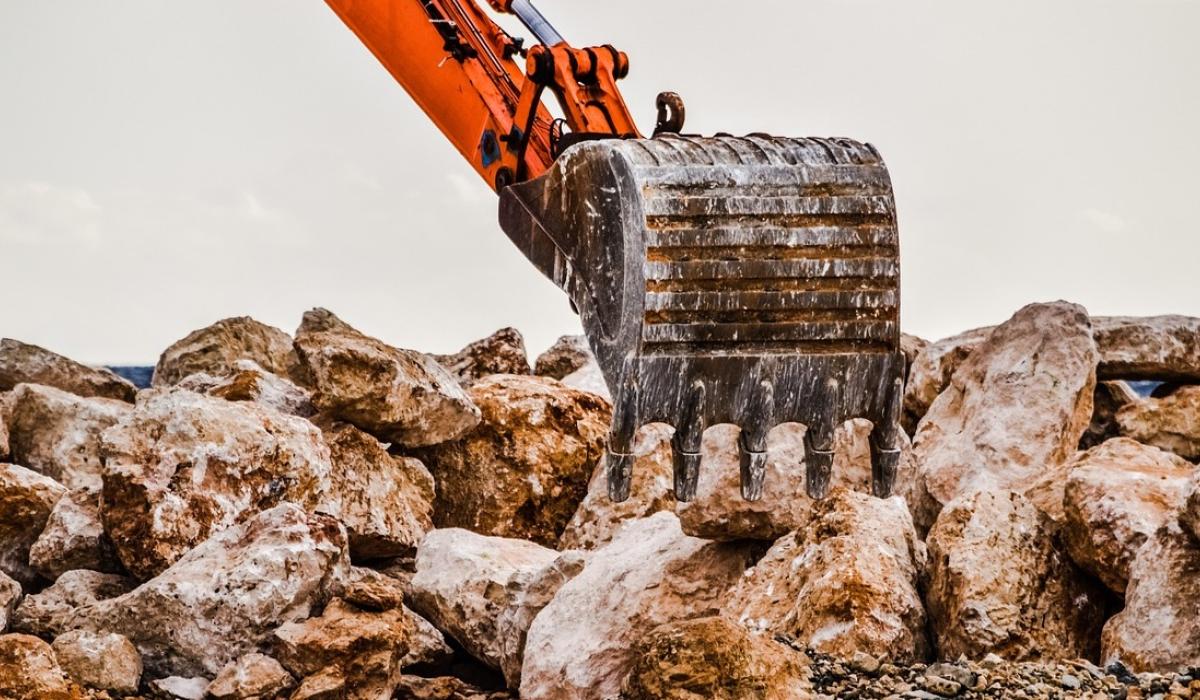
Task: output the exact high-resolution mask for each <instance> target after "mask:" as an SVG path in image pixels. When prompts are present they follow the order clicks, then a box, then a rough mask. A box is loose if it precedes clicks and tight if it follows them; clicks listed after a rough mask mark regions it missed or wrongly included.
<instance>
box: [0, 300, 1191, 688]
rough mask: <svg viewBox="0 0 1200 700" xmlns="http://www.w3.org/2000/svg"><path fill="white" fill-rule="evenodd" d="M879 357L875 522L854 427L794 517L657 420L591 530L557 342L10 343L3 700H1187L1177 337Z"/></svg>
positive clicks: (593, 501) (865, 430) (583, 424)
mask: <svg viewBox="0 0 1200 700" xmlns="http://www.w3.org/2000/svg"><path fill="white" fill-rule="evenodd" d="M904 348H905V352H906V355H908V356H909V358H910V372H909V383H908V387H907V391H906V396H905V402H904V425H905V428H906V430H907V432H908V433H909V435H911V437H912V445H911V449H909V448H906V450H905V452H904V455H903V459H902V460H901V465H900V478H899V483H898V485H897V493H896V495H894V496H893V497H892V498H888V499H880V498H876V497H875V496H873V495H871V494H870V458H869V455H870V449H869V443H868V439H869V435H870V432H871V428H872V426H871V425H870V423H867V422H865V421H853V422H851V423H848V424H846V425H845V426H842V427H841V428H840V429H839V431H838V434H837V439H836V441H835V448H836V458H835V471H834V476H833V486H834V488H833V490H832V492H831V494H830V496H829V497H828V498H826V499H824V500H822V501H819V502H814V501H812V500H811V499H809V498H807V496H805V495H803V494H804V476H805V465H804V459H805V455H804V447H803V444H804V440H803V438H804V430H805V429H804V426H799V425H784V426H779V427H778V428H776V429H775V430H774V431H773V432H772V434H771V436H770V440H769V462H768V465H767V476H766V483H765V497H764V498H763V500H762V501H759V502H756V503H748V502H745V501H743V500H742V499H741V496H740V493H739V489H738V450H737V444H738V431H737V429H736V428H734V427H732V426H714V427H713V428H711V429H710V430H709V431H708V432H707V434H706V435H705V436H704V441H703V447H702V451H703V455H704V464H703V468H702V470H701V479H700V484H699V490H698V494H697V497H696V499H695V500H694V501H693V502H690V503H677V502H676V501H675V499H674V496H673V495H672V489H671V485H672V471H671V470H672V467H671V450H670V441H671V438H672V429H671V428H670V427H669V426H663V425H653V426H647V427H646V428H645V429H643V430H642V432H641V433H640V434H639V436H638V439H637V441H636V444H635V448H634V452H635V455H636V464H635V471H634V479H633V487H632V494H631V498H630V499H629V500H628V501H627V502H625V503H620V504H617V503H612V502H610V501H609V500H608V499H607V497H606V491H607V485H606V483H605V468H604V463H603V454H604V446H605V439H606V435H607V431H608V425H609V421H610V419H611V415H612V407H611V405H610V403H609V400H608V399H607V398H606V389H605V387H604V386H603V380H602V378H601V377H600V376H599V374H598V369H597V367H596V364H595V360H594V359H593V358H592V357H591V356H590V353H589V352H588V350H587V347H586V343H584V342H583V341H582V340H581V339H580V338H576V337H566V338H563V339H561V340H560V341H559V342H558V343H556V344H555V346H554V347H553V348H551V350H550V351H548V352H547V353H546V354H544V355H543V356H542V357H540V358H538V359H537V361H536V362H534V363H532V364H531V363H530V360H529V358H528V356H527V355H526V352H525V346H524V342H523V340H522V338H521V336H520V334H519V333H518V332H516V331H515V330H513V329H504V330H502V331H499V332H497V333H496V334H494V335H493V336H491V337H489V338H486V339H484V340H481V341H478V342H476V343H472V344H471V345H469V346H468V347H466V348H464V349H463V350H462V351H461V352H459V353H456V354H453V355H444V356H431V355H427V354H424V353H421V352H418V351H415V350H410V349H403V348H398V347H393V346H392V345H389V344H387V343H385V342H383V341H382V340H379V339H377V338H374V337H371V336H370V335H367V334H366V333H363V332H362V331H359V330H358V329H355V328H353V327H352V326H350V325H349V324H347V323H346V322H344V321H342V320H341V319H339V318H338V317H337V316H335V315H334V314H332V313H330V312H328V311H325V310H322V309H317V310H314V311H311V312H309V313H307V314H305V316H304V318H303V319H302V322H301V324H300V327H299V329H298V330H297V332H296V333H295V335H294V336H292V335H289V334H287V333H286V332H284V331H281V330H279V329H276V328H272V327H270V326H267V325H265V324H262V323H260V322H258V321H255V320H253V319H249V318H238V319H228V320H225V321H220V322H218V323H216V324H214V325H213V326H210V327H208V328H204V329H200V330H197V331H195V332H193V333H191V334H189V335H188V336H187V337H186V338H183V339H182V340H180V341H179V342H177V343H175V344H174V345H172V346H171V347H170V348H168V349H167V350H166V351H165V352H164V353H163V355H162V358H161V359H160V361H159V363H158V366H157V368H156V372H155V376H154V381H153V388H150V389H146V390H143V391H140V392H138V391H136V390H135V389H134V388H133V387H132V386H130V385H128V384H127V383H126V382H123V380H120V379H119V378H116V377H115V376H113V375H111V374H110V373H107V372H105V371H102V370H97V369H93V368H90V367H86V366H84V365H81V364H79V363H77V362H74V361H72V360H69V359H67V358H64V357H62V356H59V355H56V354H54V353H52V352H49V351H47V350H44V349H42V348H38V347H36V346H32V345H27V344H24V343H19V342H17V341H11V340H4V341H2V342H0V698H6V699H7V698H14V699H17V700H24V699H26V698H30V699H34V698H36V699H38V700H45V699H49V700H59V699H61V700H85V699H87V698H93V699H95V700H101V699H103V700H117V699H120V698H129V699H133V698H138V699H151V698H168V699H171V700H180V699H191V698H196V699H199V698H213V699H215V700H270V699H272V698H294V699H296V700H326V699H331V698H348V699H353V700H360V699H361V700H386V699H388V698H399V699H413V700H503V699H505V698H516V697H521V698H526V699H527V700H541V699H546V700H558V699H559V698H562V699H570V700H574V699H577V698H578V699H580V700H608V699H610V698H623V699H624V700H659V699H662V700H667V699H671V700H691V699H695V698H719V699H723V700H742V699H745V700H750V699H752V698H754V699H765V700H791V699H793V698H797V699H798V698H826V697H830V698H832V697H847V698H850V697H854V698H890V697H898V698H901V697H902V698H927V699H935V698H951V697H964V698H965V697H981V698H982V697H994V698H1002V697H1024V698H1043V697H1044V698H1059V697H1062V698H1066V697H1120V698H1136V697H1143V698H1150V697H1160V698H1163V699H1164V700H1166V699H1167V698H1172V699H1175V698H1189V697H1197V698H1200V469H1198V468H1197V466H1196V464H1195V462H1196V461H1197V460H1200V320H1198V319H1189V318H1183V317H1160V318H1150V319H1133V318H1090V317H1089V316H1088V314H1087V312H1086V311H1085V310H1084V309H1083V308H1081V307H1079V306H1076V305H1073V304H1068V303H1063V302H1058V303H1051V304H1035V305H1032V306H1029V307H1026V308H1024V309H1021V310H1020V311H1018V312H1017V313H1016V314H1015V315H1014V316H1013V318H1012V319H1010V320H1009V321H1007V322H1006V323H1004V324H1001V325H999V326H996V327H994V328H986V329H980V330H976V331H970V332H968V333H965V334H962V335H959V336H956V337H954V338H949V339H946V340H942V341H938V342H933V343H927V342H925V341H922V340H921V339H919V338H913V337H910V336H906V337H905V343H904ZM1129 380H1154V381H1160V382H1164V383H1163V384H1162V385H1161V386H1160V387H1159V388H1158V389H1157V390H1155V392H1154V395H1153V396H1150V397H1146V398H1141V397H1139V396H1137V395H1136V394H1134V393H1133V392H1132V391H1131V390H1130V388H1129V386H1128V385H1127V384H1126V383H1125V382H1126V381H1129Z"/></svg>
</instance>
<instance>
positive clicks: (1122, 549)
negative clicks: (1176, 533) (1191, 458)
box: [1063, 438, 1196, 593]
mask: <svg viewBox="0 0 1200 700" xmlns="http://www.w3.org/2000/svg"><path fill="white" fill-rule="evenodd" d="M1195 473H1196V467H1195V466H1194V465H1192V464H1191V463H1189V462H1188V461H1186V460H1184V459H1182V458H1180V457H1176V456H1175V455H1173V454H1171V453H1169V452H1163V451H1162V450H1160V449H1158V448H1155V447H1148V446H1146V445H1142V444H1140V443H1137V442H1134V441H1133V440H1129V439H1127V438H1117V439H1115V440H1109V441H1108V442H1106V443H1104V444H1103V445H1101V446H1100V447H1096V448H1093V449H1091V450H1089V451H1087V452H1086V453H1084V454H1083V455H1081V456H1080V458H1078V459H1077V460H1075V468H1074V469H1072V470H1071V472H1070V474H1069V477H1068V480H1067V485H1066V491H1065V497H1064V502H1063V507H1064V509H1065V511H1066V526H1065V527H1064V529H1063V531H1064V534H1065V535H1066V542H1067V551H1068V552H1069V553H1070V555H1071V558H1072V559H1073V560H1074V561H1075V563H1076V564H1078V565H1079V566H1080V567H1081V568H1083V569H1084V570H1086V571H1088V572H1090V573H1091V574H1092V575H1094V576H1096V578H1098V579H1100V580H1101V581H1102V582H1103V583H1104V585H1106V586H1108V587H1109V588H1110V589H1112V590H1113V591H1115V592H1117V593H1124V592H1125V586H1126V584H1127V583H1128V581H1129V567H1130V565H1131V564H1132V563H1133V559H1134V556H1135V555H1136V554H1137V551H1138V550H1139V549H1141V547H1142V545H1143V544H1144V543H1145V541H1146V538H1148V537H1150V536H1151V535H1153V534H1154V533H1155V532H1156V531H1157V530H1158V529H1159V528H1160V527H1162V526H1163V525H1166V524H1167V523H1168V522H1170V521H1172V520H1174V519H1175V518H1176V517H1177V514H1178V513H1179V511H1180V509H1181V508H1182V507H1183V504H1184V502H1185V501H1186V499H1187V497H1188V492H1189V489H1190V488H1191V478H1192V476H1193V474H1195Z"/></svg>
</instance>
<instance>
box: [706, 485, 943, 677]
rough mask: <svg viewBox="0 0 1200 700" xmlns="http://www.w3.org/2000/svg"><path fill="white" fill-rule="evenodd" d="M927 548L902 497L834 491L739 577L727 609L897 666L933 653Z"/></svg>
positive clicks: (780, 631)
mask: <svg viewBox="0 0 1200 700" xmlns="http://www.w3.org/2000/svg"><path fill="white" fill-rule="evenodd" d="M924 565H925V548H924V545H922V544H921V541H920V540H919V539H918V538H917V533H916V531H915V529H914V528H913V524H912V516H911V515H910V514H909V512H908V508H907V507H906V506H905V504H904V501H903V500H902V499H900V498H890V499H886V500H882V499H878V498H875V497H873V496H869V495H867V494H863V493H858V492H855V491H850V490H847V489H836V490H834V491H833V492H832V493H831V494H830V496H829V497H828V498H826V499H825V500H823V501H821V502H819V503H817V504H816V507H815V509H814V512H813V514H812V519H811V521H810V522H809V523H808V525H807V526H806V527H804V528H803V529H802V530H801V531H799V532H796V533H793V534H791V535H787V536H785V537H783V538H781V539H780V540H779V541H777V542H776V543H775V544H774V546H772V547H771V549H770V551H768V552H767V554H766V556H765V557H763V558H762V560H760V561H759V562H758V564H756V565H755V567H754V568H753V569H751V570H750V571H749V572H747V574H746V576H745V577H743V578H742V579H741V581H739V582H738V584H737V586H736V587H735V588H734V589H733V592H732V593H731V594H730V596H729V601H728V603H726V605H725V614H726V615H727V616H728V617H730V618H732V619H734V620H737V621H739V622H740V623H741V624H743V625H744V626H746V627H747V628H749V629H750V630H752V631H754V632H757V633H768V634H770V635H772V636H774V635H787V636H790V637H793V638H795V639H797V640H799V641H800V642H801V643H803V644H805V645H806V646H807V647H809V648H812V649H814V650H816V651H818V652H820V653H824V654H829V655H831V656H835V657H839V658H851V657H852V656H853V655H854V653H855V652H863V653H866V654H869V655H871V656H873V657H876V658H879V657H884V658H888V659H891V660H893V661H895V662H898V663H913V662H917V661H923V660H925V658H926V657H927V655H928V653H929V649H930V647H929V640H928V639H927V638H926V636H925V626H926V620H925V606H924V604H923V603H922V602H921V596H920V594H919V593H918V589H917V585H918V577H919V575H920V572H921V570H922V569H923V568H924Z"/></svg>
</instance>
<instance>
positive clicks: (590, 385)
mask: <svg viewBox="0 0 1200 700" xmlns="http://www.w3.org/2000/svg"><path fill="white" fill-rule="evenodd" d="M562 383H563V384H564V385H565V386H569V387H571V388H572V389H575V390H576V391H585V392H587V393H589V394H594V395H595V396H599V397H600V398H602V399H604V400H605V401H606V402H608V403H610V404H611V403H612V392H611V391H609V389H608V383H607V382H606V381H604V372H603V371H601V369H600V364H599V363H598V362H596V361H595V360H592V361H591V362H588V363H587V364H586V365H584V366H582V367H580V368H579V369H577V370H575V371H574V372H572V373H570V374H568V375H567V376H565V377H563V378H562Z"/></svg>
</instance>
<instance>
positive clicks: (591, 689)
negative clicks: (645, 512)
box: [520, 513, 749, 700]
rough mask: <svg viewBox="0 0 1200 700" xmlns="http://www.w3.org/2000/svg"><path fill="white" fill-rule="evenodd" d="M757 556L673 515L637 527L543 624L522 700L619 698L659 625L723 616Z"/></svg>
mask: <svg viewBox="0 0 1200 700" xmlns="http://www.w3.org/2000/svg"><path fill="white" fill-rule="evenodd" d="M748 555H749V551H748V548H747V547H746V546H745V545H738V544H724V543H717V542H708V541H706V540H701V539H697V538H694V537H688V536H687V535H685V534H683V530H682V529H681V528H680V526H679V519H678V518H677V517H675V515H674V514H673V513H657V514H655V515H653V516H651V517H649V518H644V519H641V520H634V521H630V522H629V523H627V524H626V525H625V526H624V527H623V528H622V529H621V530H620V532H618V533H617V535H616V537H614V538H613V540H612V541H611V542H609V543H608V544H607V545H605V546H604V547H602V548H600V549H598V550H596V551H595V552H594V553H593V554H592V555H591V556H590V557H589V559H588V562H587V566H586V567H585V568H584V570H583V572H581V573H580V574H579V575H578V576H576V577H575V578H573V579H571V580H570V581H568V582H567V583H566V584H564V585H563V587H562V588H560V589H559V590H558V593H557V594H555V596H554V598H553V600H551V601H550V604H549V605H547V606H546V607H545V608H544V609H543V610H542V612H541V613H539V614H538V616H537V617H536V618H534V621H533V625H532V626H531V627H530V629H529V634H528V637H527V639H526V644H525V663H524V665H523V666H522V669H521V692H520V696H521V698H522V699H523V700H543V699H544V698H563V697H570V698H578V699H579V700H592V699H595V700H599V699H601V698H609V697H612V696H613V695H616V694H617V693H618V692H619V691H620V686H621V681H622V680H623V679H624V677H625V676H626V675H628V672H629V669H630V667H631V665H632V664H633V662H634V661H635V653H634V649H633V646H634V643H635V642H636V641H637V639H638V638H639V637H641V636H642V635H643V634H645V633H646V632H647V631H648V630H651V629H653V628H655V627H658V626H659V625H664V624H667V623H669V622H675V621H678V620H684V619H689V618H693V617H702V616H707V615H713V614H716V613H717V612H718V608H719V607H720V604H721V601H722V600H723V599H724V596H725V594H726V592H727V591H728V590H729V588H730V587H731V586H732V585H733V584H734V583H735V582H736V581H737V579H738V578H739V577H740V576H741V574H742V572H743V571H744V569H745V567H746V564H747V560H748Z"/></svg>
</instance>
